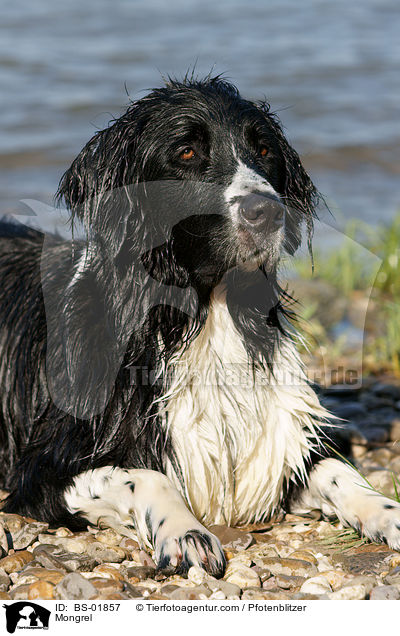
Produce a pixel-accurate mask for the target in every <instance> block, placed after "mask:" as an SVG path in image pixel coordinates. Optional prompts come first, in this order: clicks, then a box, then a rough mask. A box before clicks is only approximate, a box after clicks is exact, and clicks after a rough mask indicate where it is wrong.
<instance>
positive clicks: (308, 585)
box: [300, 576, 332, 595]
mask: <svg viewBox="0 0 400 636" xmlns="http://www.w3.org/2000/svg"><path fill="white" fill-rule="evenodd" d="M300 592H301V593H303V594H316V595H318V594H326V593H327V592H332V588H331V586H330V584H329V582H328V581H327V579H326V578H325V577H324V576H314V577H312V578H310V579H308V580H307V581H305V582H304V583H303V585H302V586H301V588H300Z"/></svg>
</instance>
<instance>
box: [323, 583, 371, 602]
mask: <svg viewBox="0 0 400 636" xmlns="http://www.w3.org/2000/svg"><path fill="white" fill-rule="evenodd" d="M327 596H328V598H330V599H331V600H332V601H361V600H363V599H365V598H366V596H367V591H366V587H365V585H362V584H358V585H346V587H342V589H341V590H337V591H336V592H330V593H328V595H327Z"/></svg>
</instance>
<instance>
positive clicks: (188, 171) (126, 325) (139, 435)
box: [0, 77, 317, 529]
mask: <svg viewBox="0 0 400 636" xmlns="http://www.w3.org/2000/svg"><path fill="white" fill-rule="evenodd" d="M232 143H233V145H234V149H235V151H236V153H237V155H238V156H240V157H241V159H242V160H243V161H245V162H246V163H247V164H248V165H249V166H251V167H252V169H253V170H254V171H256V172H257V173H258V174H259V175H261V176H262V177H264V178H265V179H266V180H267V181H268V182H269V183H270V184H271V185H272V186H273V187H274V189H275V190H276V192H277V193H278V194H279V195H280V197H281V199H282V200H283V201H284V202H285V203H286V205H287V218H286V228H285V240H284V246H285V248H286V250H287V251H288V252H289V253H291V254H293V253H294V252H295V251H296V249H297V247H298V245H299V242H300V239H301V230H300V226H301V224H302V223H303V222H304V223H305V225H306V228H307V230H308V236H309V239H310V238H311V234H312V223H313V216H314V210H315V205H316V202H317V192H316V190H315V188H314V186H313V184H312V183H311V181H310V178H309V177H308V175H307V174H306V172H305V171H304V169H303V167H302V165H301V163H300V159H299V157H298V155H297V153H296V152H295V151H294V150H293V148H291V146H290V145H289V144H288V142H287V140H286V138H285V136H284V134H283V132H282V128H281V125H280V123H279V121H278V119H277V117H276V116H275V115H274V114H272V113H271V112H270V109H269V106H268V104H266V103H254V102H251V101H248V100H245V99H243V98H242V97H241V96H240V95H239V93H238V91H237V90H236V88H234V87H233V86H232V85H231V84H229V83H228V82H226V81H224V80H223V79H221V78H219V77H217V78H207V79H205V80H204V81H197V80H195V79H188V80H185V81H183V82H178V81H173V80H171V81H170V82H169V83H168V84H167V85H166V86H165V87H163V88H159V89H156V90H154V91H152V92H151V93H150V94H149V95H147V96H146V97H144V98H143V99H140V100H139V101H137V102H135V103H133V104H131V105H130V106H129V108H128V109H127V111H126V112H125V114H124V115H122V117H120V118H119V119H116V120H115V121H113V122H112V123H111V125H110V126H109V127H108V128H107V129H105V130H103V131H100V132H98V133H96V134H95V136H94V137H93V138H92V139H91V140H90V141H89V142H88V144H87V145H86V146H85V147H84V148H83V150H82V151H81V153H80V154H79V155H78V157H77V158H76V159H75V161H74V162H73V163H72V165H71V167H70V168H69V170H67V172H66V173H65V175H64V176H63V178H62V180H61V183H60V187H59V192H58V198H59V200H60V201H61V202H64V203H65V204H66V206H67V207H68V209H69V210H70V213H71V219H72V222H73V224H76V223H81V224H82V225H83V227H84V228H85V231H86V240H75V241H74V242H73V244H72V245H71V243H68V242H65V241H62V240H61V239H60V238H57V237H54V238H50V239H49V238H48V237H47V238H46V245H45V257H43V252H42V250H43V246H44V237H43V235H42V234H40V233H38V232H35V231H33V230H29V229H24V228H22V227H21V226H19V225H16V224H9V223H8V224H7V223H5V222H4V223H1V225H0V279H1V283H0V316H1V330H0V396H1V411H0V471H1V478H2V482H3V486H4V487H5V488H7V489H9V490H10V491H11V492H10V496H9V498H8V499H7V503H6V507H5V510H6V511H8V512H18V513H23V514H27V515H30V516H33V517H38V518H42V519H43V518H44V519H46V520H48V521H49V522H51V523H53V524H64V525H68V526H69V527H71V528H73V529H77V528H80V527H84V526H86V525H87V522H86V521H85V520H83V519H81V518H80V517H79V515H71V514H69V513H68V512H67V511H66V509H65V504H64V500H63V492H64V490H65V489H66V487H67V486H68V485H70V484H71V483H72V479H73V477H74V476H76V475H77V474H79V473H81V472H82V471H84V470H87V469H89V468H95V467H101V466H105V465H115V466H120V467H128V468H151V469H155V470H158V471H163V469H164V466H165V458H166V457H167V456H168V457H169V458H170V459H171V461H172V462H173V463H175V468H176V471H177V473H178V474H179V466H178V465H177V462H176V458H175V456H174V449H173V448H172V446H171V444H170V441H169V439H168V437H167V436H166V434H165V431H164V430H163V428H162V427H161V426H160V422H159V419H158V415H157V408H156V407H155V405H154V400H155V399H156V398H157V397H159V395H160V394H161V392H162V383H160V381H155V380H153V381H149V382H137V383H133V382H132V374H131V373H130V369H137V368H140V369H146V370H147V371H148V372H149V374H150V377H152V375H151V374H152V372H153V376H154V377H155V378H158V377H159V376H160V372H161V369H162V368H163V366H162V365H163V362H164V361H165V360H168V359H169V358H170V357H171V355H172V354H173V353H174V352H175V351H176V349H177V348H178V347H181V346H182V345H185V344H186V345H189V343H190V342H191V341H192V340H193V339H194V338H195V336H196V335H197V334H198V333H199V332H200V330H201V329H202V327H203V325H204V323H205V320H206V317H207V312H208V305H209V300H210V294H211V292H212V290H213V289H214V287H215V286H216V285H217V283H219V282H220V281H221V279H222V278H223V277H225V279H226V285H227V290H228V291H227V303H228V307H229V311H230V314H231V316H232V318H233V321H234V323H235V325H236V327H237V329H238V330H239V332H240V333H241V335H242V337H243V340H244V342H245V344H246V347H247V350H248V353H249V356H250V358H251V359H252V360H256V359H259V360H261V361H262V362H263V363H264V364H265V365H270V364H271V360H272V356H273V351H274V349H275V347H277V346H279V340H280V338H281V335H282V333H284V329H285V327H284V324H285V321H286V317H287V316H286V315H285V313H287V312H286V310H285V309H284V302H283V300H284V298H283V295H282V292H281V290H280V289H279V286H278V284H277V277H276V267H277V262H276V261H274V260H270V261H268V260H267V262H264V263H260V264H259V266H258V267H256V268H255V269H254V271H246V270H244V269H243V268H241V267H240V258H239V256H238V255H239V254H240V253H241V250H242V251H243V249H244V248H243V246H242V245H241V244H240V241H239V239H238V238H237V237H236V238H235V237H234V236H233V232H232V223H231V220H230V218H229V214H228V209H227V205H226V202H225V200H224V198H223V193H224V191H225V189H226V188H227V187H228V185H229V183H230V182H231V180H232V177H233V175H234V173H235V170H236V167H237V163H236V160H235V156H234V153H233V150H232ZM264 146H265V147H267V149H268V153H267V155H266V156H265V157H264V156H262V155H261V152H260V148H262V147H264ZM185 148H194V150H195V154H194V159H193V161H189V162H187V161H186V160H185V159H183V158H182V153H183V152H184V150H185ZM263 241H264V242H265V243H263V245H262V247H263V248H264V247H268V241H269V237H268V236H266V237H264V238H263ZM85 250H86V252H85ZM84 253H86V255H87V257H86V260H85V261H84V260H83V256H82V255H83V254H84ZM242 260H244V259H243V258H242ZM79 263H80V266H81V272H80V275H79V276H77V277H76V279H75V278H74V273H75V272H76V271H77V270H76V268H77V267H78V264H79ZM71 281H72V282H71ZM171 290H174V292H173V293H174V294H177V293H178V291H179V293H182V294H183V295H181V296H179V299H180V300H179V303H177V302H176V299H175V298H174V297H173V293H172V291H171ZM154 299H156V301H157V302H154ZM55 396H56V397H55Z"/></svg>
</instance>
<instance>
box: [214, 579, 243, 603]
mask: <svg viewBox="0 0 400 636" xmlns="http://www.w3.org/2000/svg"><path fill="white" fill-rule="evenodd" d="M207 587H208V588H210V590H212V592H213V593H214V592H216V591H220V592H222V593H223V594H224V597H225V598H227V599H237V598H240V587H239V586H238V585H235V584H234V583H228V582H227V581H224V580H223V579H213V578H211V577H210V578H209V579H208V580H207Z"/></svg>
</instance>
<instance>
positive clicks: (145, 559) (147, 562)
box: [138, 550, 156, 569]
mask: <svg viewBox="0 0 400 636" xmlns="http://www.w3.org/2000/svg"><path fill="white" fill-rule="evenodd" d="M138 556H139V563H140V564H141V565H144V566H145V567H148V568H154V569H156V564H155V563H154V561H153V559H152V558H151V556H150V555H149V554H148V553H147V552H145V551H144V550H139V555H138Z"/></svg>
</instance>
